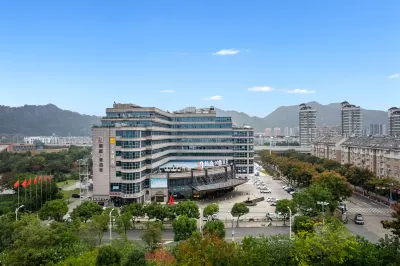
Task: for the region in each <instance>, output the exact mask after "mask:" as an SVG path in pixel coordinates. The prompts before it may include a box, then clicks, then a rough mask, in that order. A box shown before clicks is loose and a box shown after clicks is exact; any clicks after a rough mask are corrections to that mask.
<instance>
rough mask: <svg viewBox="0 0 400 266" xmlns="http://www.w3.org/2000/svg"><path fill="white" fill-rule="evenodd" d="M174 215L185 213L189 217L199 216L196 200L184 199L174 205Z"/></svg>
mask: <svg viewBox="0 0 400 266" xmlns="http://www.w3.org/2000/svg"><path fill="white" fill-rule="evenodd" d="M175 213H176V215H178V216H179V215H186V216H187V217H189V218H196V219H198V218H199V217H200V212H199V206H197V204H196V202H194V201H191V200H186V201H182V202H180V203H179V204H178V205H176V207H175Z"/></svg>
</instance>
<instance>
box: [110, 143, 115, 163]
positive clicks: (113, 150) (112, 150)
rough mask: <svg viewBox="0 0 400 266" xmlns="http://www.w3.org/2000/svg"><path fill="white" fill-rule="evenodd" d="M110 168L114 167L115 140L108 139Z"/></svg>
mask: <svg viewBox="0 0 400 266" xmlns="http://www.w3.org/2000/svg"><path fill="white" fill-rule="evenodd" d="M110 166H111V167H113V168H114V167H115V138H110Z"/></svg>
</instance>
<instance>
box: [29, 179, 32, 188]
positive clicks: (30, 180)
mask: <svg viewBox="0 0 400 266" xmlns="http://www.w3.org/2000/svg"><path fill="white" fill-rule="evenodd" d="M31 182H32V178H31V177H30V178H29V181H28V186H30V185H31Z"/></svg>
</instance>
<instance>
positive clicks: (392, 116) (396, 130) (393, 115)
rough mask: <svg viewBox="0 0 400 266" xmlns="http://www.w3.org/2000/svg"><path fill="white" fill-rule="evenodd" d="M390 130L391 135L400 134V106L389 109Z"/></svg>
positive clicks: (396, 135) (397, 135)
mask: <svg viewBox="0 0 400 266" xmlns="http://www.w3.org/2000/svg"><path fill="white" fill-rule="evenodd" d="M388 116H389V117H388V130H389V135H390V136H395V137H399V136H400V108H398V107H392V108H390V109H389V110H388Z"/></svg>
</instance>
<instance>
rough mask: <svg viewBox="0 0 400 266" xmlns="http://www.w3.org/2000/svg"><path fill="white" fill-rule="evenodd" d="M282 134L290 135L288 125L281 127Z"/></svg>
mask: <svg viewBox="0 0 400 266" xmlns="http://www.w3.org/2000/svg"><path fill="white" fill-rule="evenodd" d="M283 135H284V136H286V137H288V136H290V133H289V127H285V128H284V129H283Z"/></svg>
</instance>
